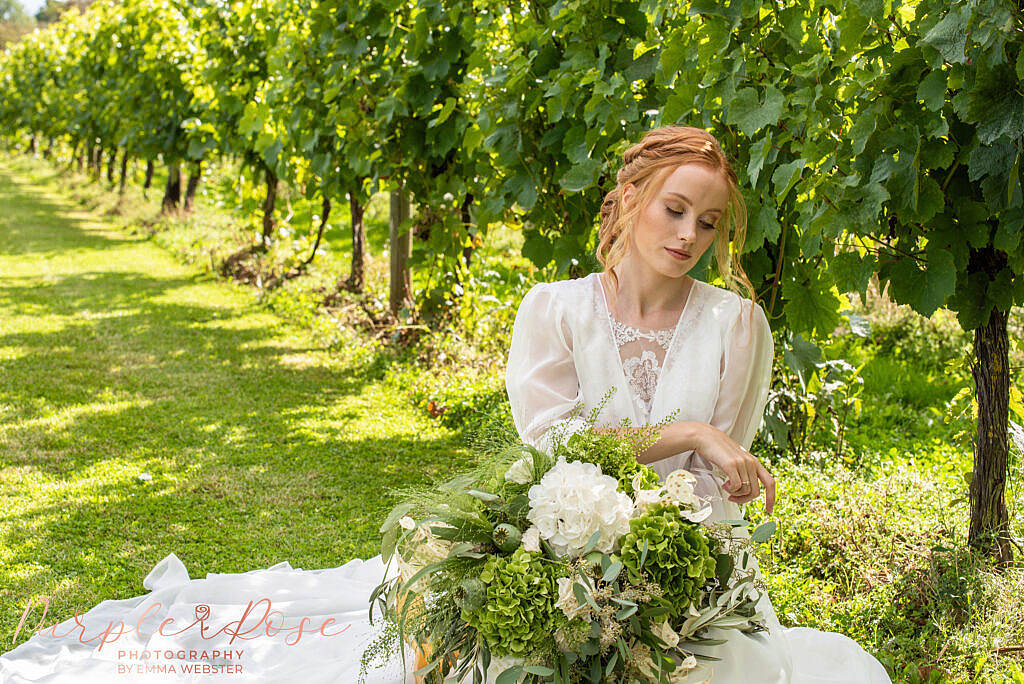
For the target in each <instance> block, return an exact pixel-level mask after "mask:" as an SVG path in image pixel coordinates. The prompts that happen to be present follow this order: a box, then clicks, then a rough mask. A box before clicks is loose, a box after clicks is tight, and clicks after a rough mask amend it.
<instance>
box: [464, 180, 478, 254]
mask: <svg viewBox="0 0 1024 684" xmlns="http://www.w3.org/2000/svg"><path fill="white" fill-rule="evenodd" d="M471 206H473V195H472V194H470V193H468V192H467V193H466V199H465V200H464V201H463V202H462V225H464V226H465V227H466V232H467V233H469V236H470V239H471V240H472V239H473V235H474V231H473V230H471V226H472V225H473V214H472V212H471V211H470V209H469V208H470V207H471ZM474 249H475V247H474V246H473V244H472V243H471V244H469V245H467V246H465V247H463V248H462V261H463V262H464V263H465V264H466V268H467V269H468V268H469V264H470V262H471V261H472V260H473V250H474Z"/></svg>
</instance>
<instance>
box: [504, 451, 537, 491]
mask: <svg viewBox="0 0 1024 684" xmlns="http://www.w3.org/2000/svg"><path fill="white" fill-rule="evenodd" d="M505 479H506V480H508V481H509V482H516V483H518V484H530V483H531V482H532V481H533V457H532V456H523V457H522V458H521V459H519V460H518V461H516V462H515V463H513V464H512V465H511V466H509V469H508V470H507V471H505Z"/></svg>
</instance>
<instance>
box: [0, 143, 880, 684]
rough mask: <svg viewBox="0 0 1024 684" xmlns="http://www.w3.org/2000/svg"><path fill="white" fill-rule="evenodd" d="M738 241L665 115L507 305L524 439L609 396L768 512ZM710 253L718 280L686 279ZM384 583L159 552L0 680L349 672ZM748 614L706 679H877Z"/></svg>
mask: <svg viewBox="0 0 1024 684" xmlns="http://www.w3.org/2000/svg"><path fill="white" fill-rule="evenodd" d="M744 234H745V212H744V205H743V201H742V197H741V195H740V192H739V189H738V187H737V180H736V174H735V172H734V171H733V169H732V167H731V165H730V163H729V162H728V160H727V159H726V157H725V155H724V153H723V152H722V150H721V148H720V146H719V144H718V142H717V140H716V139H715V138H714V137H713V136H711V135H710V134H709V133H708V132H707V131H704V130H702V129H699V128H691V127H685V126H666V127H663V128H659V129H655V130H653V131H650V132H649V133H648V134H647V135H646V136H645V137H644V138H643V139H642V140H641V141H640V142H639V143H637V144H636V145H634V146H632V147H631V148H629V149H628V150H627V151H626V153H625V155H624V164H623V166H622V168H621V170H620V171H619V173H618V184H617V187H616V188H615V189H614V190H612V191H611V192H610V193H608V195H607V197H606V198H605V201H604V204H603V206H602V209H601V227H600V235H599V246H598V258H599V259H600V261H601V263H602V265H603V266H604V270H603V272H601V273H592V274H590V275H588V276H586V277H583V278H578V279H573V280H564V281H559V282H553V283H541V284H537V285H535V286H534V287H533V288H532V289H531V290H530V291H529V292H528V293H527V295H526V296H525V297H524V298H523V301H522V303H521V304H520V307H519V310H518V312H517V315H516V320H515V323H514V326H513V331H512V341H511V346H510V349H509V356H508V364H507V368H506V378H505V379H506V388H507V390H508V396H509V401H510V405H511V409H512V416H513V419H514V422H515V426H516V429H517V430H518V432H519V434H520V436H521V437H522V438H523V439H524V440H525V441H527V442H529V443H531V444H534V445H535V446H537V447H538V448H541V449H546V448H549V447H550V445H551V435H552V434H554V433H552V432H551V430H552V429H553V428H560V429H561V430H562V431H563V434H564V431H566V430H567V431H568V432H572V430H573V429H575V428H577V427H579V426H581V425H582V423H583V419H582V418H580V417H574V416H571V415H570V412H571V411H572V409H573V407H574V406H575V405H577V403H579V402H582V403H583V405H584V407H585V409H586V410H587V411H589V410H590V409H592V408H593V407H595V406H598V405H599V403H600V401H601V398H602V396H603V395H605V394H606V391H607V390H608V389H609V388H610V387H614V388H615V390H616V391H615V392H613V393H612V395H611V399H610V401H608V402H607V403H606V404H605V407H604V412H603V413H602V414H601V416H600V419H601V422H602V423H603V424H605V425H618V424H620V422H621V420H622V419H623V418H628V419H629V420H630V425H634V426H640V425H646V424H649V423H655V422H658V421H661V420H662V419H663V418H665V417H666V416H668V415H669V414H671V413H673V411H677V412H678V413H677V415H678V416H681V417H682V420H679V421H677V422H669V423H666V424H665V426H664V427H663V428H662V429H661V433H660V437H659V439H658V440H657V441H656V442H655V443H654V444H653V445H651V446H650V447H649V448H648V449H647V450H646V451H645V452H643V453H642V454H640V455H639V456H638V459H639V460H640V462H642V463H647V464H649V465H650V466H651V467H652V468H654V469H655V470H656V471H657V472H658V473H659V474H660V475H661V476H662V477H665V476H666V475H667V474H668V473H669V472H671V471H673V470H675V469H678V468H686V469H687V470H690V471H691V472H693V473H694V474H695V475H696V476H697V477H698V489H697V493H698V494H701V495H703V496H705V497H707V498H708V499H710V501H711V503H712V514H711V516H710V517H709V518H708V521H707V522H708V523H710V522H713V521H715V520H727V519H740V518H742V517H743V508H744V507H745V505H746V504H747V503H748V502H750V501H753V500H754V499H756V498H758V497H759V496H760V495H761V489H762V487H763V488H764V490H765V498H766V501H765V505H766V511H767V512H768V513H769V514H770V513H771V511H772V509H773V507H774V503H775V494H776V490H775V480H774V479H773V477H772V475H771V473H769V472H768V470H767V469H766V468H765V467H764V465H762V464H761V463H760V462H759V461H758V459H757V458H756V457H754V456H753V455H752V454H750V452H749V451H748V449H749V448H750V445H751V443H752V442H753V439H754V435H755V433H756V431H757V428H758V426H759V423H760V421H761V418H762V414H763V412H764V407H765V402H766V399H767V392H768V387H769V383H770V378H771V365H772V353H773V345H772V337H771V330H770V328H769V326H768V321H767V319H766V317H765V314H764V311H763V309H762V308H761V307H760V305H758V304H757V303H756V302H754V292H753V288H752V287H751V285H750V283H749V280H748V279H747V277H746V275H745V274H744V272H743V270H742V268H741V266H740V264H739V261H738V255H739V254H740V252H741V251H742V246H743V240H744ZM730 242H731V243H732V250H731V251H730V248H729V245H730ZM712 245H713V246H714V252H713V254H714V256H715V257H716V260H717V264H718V271H719V273H720V274H722V278H723V281H724V282H725V283H726V284H727V286H728V288H729V289H724V288H719V287H716V286H713V285H710V284H708V283H705V282H702V281H700V280H697V279H694V278H693V277H691V276H689V275H688V272H689V271H690V270H691V269H692V268H693V267H694V265H695V264H696V263H697V262H698V261H699V260H700V258H701V256H702V255H703V254H704V253H705V252H706V251H707V250H708V249H709V248H710V247H712ZM741 287H742V288H743V289H744V291H745V293H746V294H747V295H748V297H743V296H741V295H740V294H739V293H738V292H737V291H736V290H738V289H739V288H741ZM606 429H628V428H606ZM634 429H635V428H634ZM751 563H752V565H753V567H754V568H757V561H756V559H752V561H751ZM758 572H759V571H758ZM395 574H397V569H396V568H395V567H394V564H392V565H390V566H388V567H387V568H385V566H384V565H383V563H382V562H381V557H380V556H379V555H378V556H374V557H373V558H369V559H360V558H354V559H352V560H350V561H348V562H347V563H345V564H343V565H341V566H340V567H336V568H327V569H321V570H303V569H298V568H293V567H292V566H291V565H290V564H289V563H288V562H287V561H283V562H281V563H278V564H277V565H274V566H272V567H270V568H265V569H258V570H252V571H250V572H246V573H223V574H222V573H210V574H207V576H206V577H205V578H202V579H191V578H190V577H189V575H188V572H187V570H186V569H185V567H184V566H183V565H182V563H181V562H180V561H179V560H178V558H177V556H175V555H174V554H173V553H171V554H169V555H168V556H167V557H165V558H164V559H163V560H161V561H160V562H159V563H157V565H156V566H155V567H154V568H153V570H152V571H151V572H150V573H149V574H148V575H147V576H146V578H145V579H144V580H143V583H142V584H143V587H145V588H146V589H148V590H150V593H148V594H146V595H143V596H137V597H134V598H129V599H123V600H109V601H103V602H101V603H99V604H98V605H97V606H95V607H93V608H92V609H91V610H89V611H88V612H87V613H85V614H83V615H79V616H76V617H74V618H71V619H69V620H66V621H64V622H62V623H59V624H57V625H50V624H49V623H47V622H45V621H44V620H40V619H38V617H37V616H38V614H39V612H40V611H38V610H36V611H32V612H31V616H32V617H33V620H31V621H30V620H24V623H25V624H24V625H23V626H19V629H22V630H24V633H29V632H34V633H35V634H34V636H32V638H31V639H29V640H28V641H26V642H25V643H23V644H21V645H20V646H19V647H17V648H15V649H13V650H11V651H9V652H7V653H5V654H3V655H0V684H28V683H29V682H32V683H37V682H76V683H78V682H125V681H146V682H148V681H175V682H193V681H196V682H198V681H203V682H209V681H218V682H220V681H222V682H274V683H277V682H301V683H302V684H315V683H319V682H345V683H348V682H352V683H355V682H357V681H359V673H360V664H361V656H362V655H363V654H364V649H366V647H367V645H368V644H370V642H371V641H372V640H373V639H374V637H375V636H377V635H378V634H379V633H380V630H381V629H382V620H381V619H380V614H379V611H376V610H375V612H374V622H373V624H370V622H369V620H368V609H369V597H370V593H371V592H372V591H373V588H374V587H375V586H377V585H378V584H379V583H380V582H381V580H382V579H384V577H385V576H388V577H392V576H394V575H395ZM758 609H759V610H760V611H761V612H762V614H763V615H765V618H766V624H767V626H768V627H769V629H768V631H765V632H757V633H754V634H744V633H741V632H738V631H736V630H711V634H709V635H708V636H710V637H713V638H721V639H725V640H726V641H725V643H723V644H720V645H706V644H705V645H700V646H697V645H694V646H693V647H692V648H691V649H690V650H693V651H695V652H697V653H701V654H706V655H710V656H714V657H716V658H720V659H721V660H716V661H712V663H711V664H712V667H713V675H712V679H711V681H712V682H713V684H826V683H827V684H865V683H867V684H889V683H890V678H889V676H888V674H887V673H886V670H885V668H884V667H882V665H881V664H880V663H879V662H878V661H877V660H876V659H875V658H873V657H872V656H871V655H870V654H868V653H867V652H866V651H865V650H864V649H863V648H861V647H860V645H858V644H857V643H856V642H855V641H853V640H851V639H849V638H848V637H846V636H843V635H841V634H836V633H831V632H822V631H819V630H815V629H810V628H805V627H792V628H784V627H782V626H781V625H780V623H779V620H778V617H777V616H776V613H775V611H774V609H773V607H772V605H771V602H770V600H769V597H768V596H767V593H766V592H762V596H761V600H760V602H759V603H758ZM29 612H30V611H29V610H28V609H26V615H28V614H29ZM44 627H45V629H43V628H44ZM365 655H366V657H367V658H369V659H370V667H369V668H368V673H367V675H366V677H365V679H364V681H365V682H367V683H368V684H405V683H406V682H408V683H409V684H412V683H413V682H414V681H415V677H414V676H413V675H412V671H413V670H414V669H415V662H416V659H415V657H414V654H413V653H412V652H411V650H409V649H408V648H407V649H406V653H405V661H404V664H403V659H402V658H401V657H400V655H401V654H398V653H385V654H374V653H371V652H367V653H366V654H365ZM377 655H379V656H380V657H377V658H373V656H377ZM494 671H495V668H494V666H492V671H491V672H489V677H488V681H492V679H491V677H492V675H493V672H494ZM497 671H500V670H497Z"/></svg>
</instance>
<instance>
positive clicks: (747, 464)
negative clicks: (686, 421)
mask: <svg viewBox="0 0 1024 684" xmlns="http://www.w3.org/2000/svg"><path fill="white" fill-rule="evenodd" d="M704 427H705V428H706V429H703V430H701V433H700V437H699V440H700V443H699V445H698V446H697V451H698V452H699V453H700V455H701V456H702V457H703V458H704V459H705V460H706V461H709V462H711V463H714V464H715V465H717V466H718V467H719V468H721V469H722V470H723V471H725V474H726V475H727V476H728V478H729V479H728V480H727V481H726V482H725V484H724V485H722V487H723V488H724V489H725V490H726V491H728V492H729V493H730V496H729V501H732V502H734V503H737V504H745V503H747V502H748V501H753V500H754V499H756V498H757V497H759V496H761V483H762V482H763V483H764V489H765V512H766V513H767V514H768V515H771V513H772V509H773V508H775V478H774V477H772V474H771V473H769V472H768V469H767V468H765V467H764V466H763V465H762V464H761V462H760V461H759V460H757V457H756V456H754V455H753V454H751V453H750V452H749V451H747V450H746V449H744V448H743V447H741V446H740V445H739V444H737V443H736V441H735V440H733V439H732V438H731V437H730V436H729V435H727V434H725V433H724V432H722V431H721V430H719V429H718V428H716V427H714V426H713V425H707V424H705V426H704ZM744 482H747V483H748V484H744Z"/></svg>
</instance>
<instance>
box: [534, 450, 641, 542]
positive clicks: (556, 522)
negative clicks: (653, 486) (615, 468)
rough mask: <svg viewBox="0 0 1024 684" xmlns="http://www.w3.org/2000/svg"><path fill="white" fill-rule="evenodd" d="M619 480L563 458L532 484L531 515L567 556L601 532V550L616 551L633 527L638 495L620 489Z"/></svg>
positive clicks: (543, 536) (585, 464) (597, 468)
mask: <svg viewBox="0 0 1024 684" xmlns="http://www.w3.org/2000/svg"><path fill="white" fill-rule="evenodd" d="M617 486H618V481H617V480H616V479H615V478H614V477H611V476H609V475H604V474H602V473H601V468H600V467H599V466H596V465H594V464H593V463H583V462H582V461H572V462H571V463H569V462H566V460H565V457H564V456H562V457H559V459H558V463H556V464H555V465H554V466H553V467H552V468H551V469H550V470H548V472H546V473H544V477H542V478H541V480H540V483H539V484H535V485H533V486H532V487H530V490H529V492H528V494H529V498H530V512H529V513H527V515H526V517H527V519H528V520H529V521H530V522H531V523H533V524H534V525H536V526H537V527H538V528H539V530H540V536H541V537H542V538H544V539H546V540H547V541H548V543H549V544H551V547H552V549H553V550H554V551H555V553H556V554H557V555H559V556H562V557H566V556H567V557H569V558H576V557H578V556H579V555H580V554H581V553H582V551H583V549H584V548H585V547H586V545H587V541H588V540H589V539H590V537H591V536H592V535H593V534H594V533H595V532H598V531H600V532H601V535H600V537H599V538H598V542H597V545H596V546H595V547H594V548H595V549H597V550H598V551H602V552H604V553H610V552H611V551H613V550H614V548H615V545H616V543H617V542H618V540H619V538H620V537H621V536H622V535H624V534H625V533H627V532H629V520H630V518H632V517H633V511H634V509H635V507H634V505H633V500H632V499H630V498H629V496H628V495H627V494H624V493H623V492H620V491H618V490H617V489H616V487H617Z"/></svg>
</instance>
